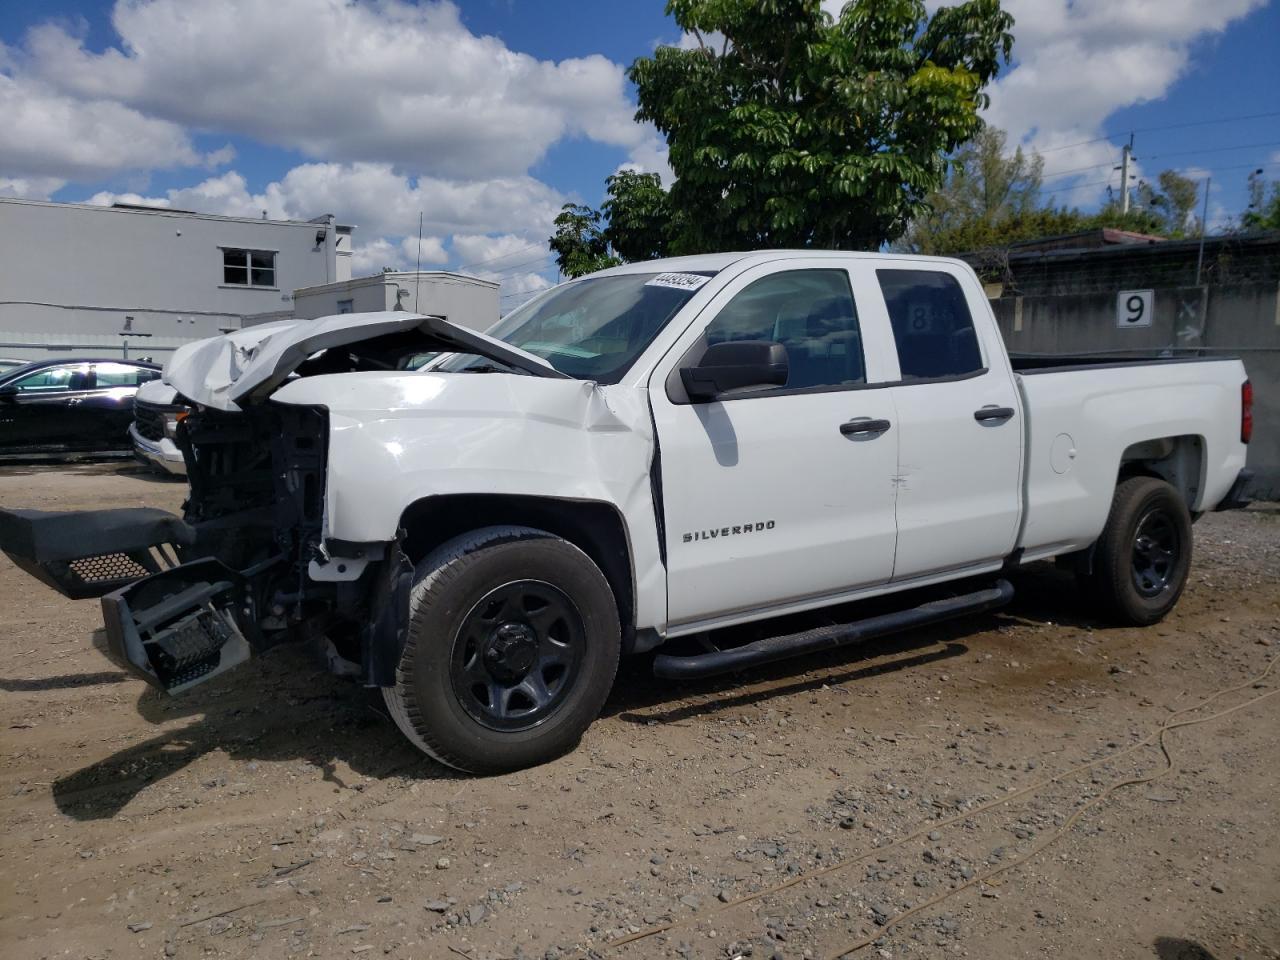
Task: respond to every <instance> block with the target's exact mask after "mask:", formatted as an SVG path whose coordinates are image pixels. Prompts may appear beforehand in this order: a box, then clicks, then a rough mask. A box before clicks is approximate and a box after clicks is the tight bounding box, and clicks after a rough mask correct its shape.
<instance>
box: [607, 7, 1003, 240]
mask: <svg viewBox="0 0 1280 960" xmlns="http://www.w3.org/2000/svg"><path fill="white" fill-rule="evenodd" d="M667 12H668V13H670V14H672V15H673V16H674V17H675V20H676V23H677V24H678V25H679V26H680V28H681V29H682V30H684V31H685V32H687V33H689V34H692V35H693V36H695V37H697V38H698V40H699V46H698V47H697V48H696V49H692V50H682V49H677V48H675V47H659V48H658V50H657V51H656V52H655V53H654V55H653V56H652V57H642V58H640V59H638V60H636V61H635V63H634V64H632V66H631V69H630V71H629V72H628V76H629V77H630V79H631V80H632V81H633V82H634V83H635V84H636V88H637V95H638V99H639V103H640V109H639V111H638V112H637V114H636V118H637V119H638V120H641V121H651V122H652V123H654V124H655V125H656V126H657V128H658V129H659V130H660V131H661V132H662V133H663V134H664V135H665V136H666V138H667V146H668V149H669V161H670V164H671V168H672V171H673V172H674V173H675V176H676V181H675V183H674V184H673V185H672V187H671V190H670V192H669V194H668V196H667V198H666V201H665V203H666V206H665V209H666V210H668V211H670V213H669V215H668V217H667V222H666V226H665V228H663V229H657V230H655V229H654V227H655V224H656V219H655V218H653V217H650V216H648V215H644V214H641V215H636V216H635V217H633V216H632V214H631V210H630V204H629V199H630V198H631V197H632V193H631V192H626V193H622V194H616V195H614V196H613V200H614V202H613V204H612V206H611V213H610V223H611V227H610V231H609V232H610V235H611V238H612V241H613V244H614V246H615V248H616V249H617V250H618V251H620V252H623V251H626V252H624V255H627V256H629V255H630V254H631V252H635V251H657V250H662V251H665V252H670V253H699V252H709V251H717V250H733V249H753V248H759V247H788V246H789V247H809V246H816V247H836V248H846V249H848V248H853V249H858V248H862V249H865V248H876V247H878V246H879V245H880V244H881V243H883V242H884V241H886V240H891V239H894V238H896V237H898V236H900V235H901V234H902V232H903V231H904V230H905V229H906V226H907V224H908V222H910V220H911V219H912V218H913V217H915V216H918V215H919V214H921V213H922V212H923V211H924V209H925V206H924V201H925V197H926V196H927V195H928V194H929V192H930V191H932V190H934V189H936V188H937V187H939V186H940V185H941V183H942V178H943V174H944V172H945V169H946V163H945V159H944V157H945V155H946V154H947V153H948V152H950V151H952V150H954V149H955V148H956V147H957V146H959V145H960V144H961V143H964V142H965V141H966V140H968V139H969V138H970V137H972V136H973V135H974V134H975V133H976V132H977V131H978V130H979V129H980V128H981V125H982V122H981V120H980V119H979V116H978V111H979V110H980V109H981V108H982V107H984V106H986V104H987V97H986V95H985V94H984V93H983V88H984V87H985V85H986V84H987V83H988V82H989V81H990V80H991V79H992V78H993V77H994V76H995V75H996V72H997V71H998V69H999V65H1000V62H1001V59H1002V58H1004V59H1007V58H1008V56H1009V54H1010V51H1011V48H1012V43H1013V38H1012V36H1011V35H1010V33H1009V28H1010V27H1011V26H1012V24H1013V18H1012V17H1010V16H1009V15H1008V14H1007V13H1005V12H1004V11H1003V10H1001V8H1000V4H999V2H998V0H968V2H966V3H962V4H960V5H959V6H956V7H952V8H947V9H942V10H939V11H938V12H937V13H935V14H934V15H933V17H932V18H930V17H929V16H928V14H927V12H926V10H925V6H924V3H923V2H921V0H852V2H850V3H847V4H846V5H845V7H844V9H843V10H842V11H841V13H840V16H839V17H838V18H837V19H834V20H833V19H832V18H831V17H830V16H829V15H828V14H826V13H824V12H823V11H822V8H821V4H820V2H819V0H669V2H668V4H667ZM713 33H714V34H718V35H719V37H721V38H722V39H721V40H718V41H716V42H715V43H714V44H708V43H705V42H703V38H704V37H705V36H707V35H709V34H713ZM623 197H626V198H628V201H626V202H624V201H623V199H622V198H623ZM644 197H645V203H646V207H645V209H646V210H648V211H653V210H655V209H659V208H660V207H661V206H662V205H660V204H658V203H657V202H656V200H655V198H654V197H653V195H652V194H650V193H648V192H645V194H644ZM615 219H616V220H617V221H618V223H619V226H618V227H617V228H616V229H614V228H613V227H612V224H613V221H614V220H615ZM633 220H636V221H638V222H639V223H640V224H641V226H642V227H643V231H644V233H643V239H637V238H635V237H633V235H632V233H631V232H630V231H631V226H630V224H631V223H632V222H633ZM624 224H627V226H624ZM655 236H659V237H661V239H662V240H663V241H664V242H663V243H661V244H659V243H655V242H654V237H655ZM633 241H634V244H633Z"/></svg>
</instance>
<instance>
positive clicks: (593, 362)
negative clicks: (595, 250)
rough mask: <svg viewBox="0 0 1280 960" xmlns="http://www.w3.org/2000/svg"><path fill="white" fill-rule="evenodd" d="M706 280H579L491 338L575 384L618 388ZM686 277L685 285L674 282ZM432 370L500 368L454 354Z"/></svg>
mask: <svg viewBox="0 0 1280 960" xmlns="http://www.w3.org/2000/svg"><path fill="white" fill-rule="evenodd" d="M708 276H711V274H709V273H699V274H689V273H682V274H670V273H666V274H659V273H631V274H624V275H621V276H613V277H591V278H588V279H586V280H577V281H574V282H571V283H566V284H564V285H562V286H559V287H556V288H554V289H553V290H551V291H550V292H549V293H548V294H546V295H545V296H542V297H539V298H537V299H535V300H532V301H530V302H529V303H527V304H525V305H524V306H523V307H521V308H520V309H518V310H516V311H514V312H513V313H511V314H509V315H508V316H506V317H504V318H503V319H502V320H501V322H499V323H498V325H497V326H496V327H494V328H493V329H492V330H488V331H486V332H487V333H488V335H489V336H491V337H494V338H495V339H498V340H502V341H503V342H504V343H509V344H511V345H512V346H513V347H519V348H520V349H521V350H524V351H526V352H528V353H532V354H534V355H536V356H539V357H542V358H543V359H545V360H546V361H547V362H548V363H550V364H551V365H552V366H553V367H555V368H556V369H557V370H559V371H560V372H561V373H565V374H568V375H569V376H571V377H577V378H578V379H580V380H595V381H597V382H598V383H617V382H618V381H619V380H620V379H622V375H623V374H624V373H626V372H627V369H628V368H629V367H630V366H631V364H632V363H634V362H635V359H636V357H638V356H640V354H641V352H643V350H644V348H645V347H647V346H648V345H649V344H650V343H652V342H653V338H654V337H656V336H657V335H658V331H659V330H661V329H662V328H663V327H664V326H665V325H666V323H667V321H668V320H670V319H671V317H672V315H674V314H675V312H676V311H677V310H679V309H680V308H681V307H682V306H684V305H685V304H686V303H687V302H688V301H689V299H690V298H691V297H692V296H693V295H694V294H695V293H697V288H698V287H700V286H701V285H702V284H703V283H705V282H706V280H705V279H704V278H706V277H708ZM681 277H684V278H688V279H687V280H685V281H683V282H681V281H679V280H672V279H670V278H681ZM678 284H679V285H678ZM432 369H435V370H446V371H473V372H482V371H486V370H493V369H495V364H494V362H493V361H492V360H485V359H482V358H478V357H474V356H467V355H462V354H457V355H454V356H450V357H448V358H447V359H445V360H442V361H441V362H440V363H439V364H435V365H433V367H432Z"/></svg>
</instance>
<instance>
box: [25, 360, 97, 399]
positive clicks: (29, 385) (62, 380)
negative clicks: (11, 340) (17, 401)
mask: <svg viewBox="0 0 1280 960" xmlns="http://www.w3.org/2000/svg"><path fill="white" fill-rule="evenodd" d="M13 385H14V386H15V387H17V388H18V389H19V390H21V391H22V392H23V393H61V392H63V391H68V390H84V389H87V388H88V386H89V368H88V367H85V366H75V367H45V368H44V369H43V370H37V371H36V372H35V373H29V374H27V375H26V376H25V377H23V378H22V379H20V380H15V381H14V383H13Z"/></svg>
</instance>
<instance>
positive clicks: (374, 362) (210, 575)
mask: <svg viewBox="0 0 1280 960" xmlns="http://www.w3.org/2000/svg"><path fill="white" fill-rule="evenodd" d="M428 351H435V352H460V353H468V354H476V355H481V356H485V357H487V358H489V359H491V360H493V361H495V362H497V363H500V364H503V365H504V366H506V367H507V368H508V369H510V370H512V371H513V372H519V373H523V374H525V375H530V376H535V377H542V378H553V379H564V378H565V377H564V374H561V373H559V372H558V371H556V370H555V369H553V368H552V367H551V366H549V365H548V364H547V363H546V361H545V360H542V359H541V358H538V357H535V356H533V355H532V354H528V353H525V352H523V351H521V350H518V349H516V348H514V347H510V346H508V345H506V344H503V343H501V342H499V341H496V340H493V339H491V338H489V337H487V336H485V335H484V334H480V333H476V332H474V331H471V330H466V329H464V328H462V327H459V326H457V325H455V324H452V323H449V322H448V321H447V320H445V319H443V318H441V317H431V316H421V315H416V314H407V313H398V312H396V313H371V314H354V315H351V314H348V315H341V316H335V317H327V318H322V319H320V320H315V321H286V322H278V323H273V324H263V325H260V326H257V327H249V328H245V329H244V330H240V331H236V332H234V333H232V334H228V335H226V336H223V337H214V338H211V339H209V340H202V341H198V342H195V343H191V344H187V345H186V346H184V347H182V348H180V349H179V350H178V351H177V352H176V353H175V354H174V356H173V358H172V359H171V360H170V362H169V364H168V365H167V366H166V368H165V380H166V382H167V383H169V384H170V385H172V386H173V387H174V389H175V390H176V391H177V393H178V394H179V395H180V397H181V398H182V399H183V401H184V403H186V404H187V405H189V406H190V408H191V409H192V412H191V413H190V414H189V415H188V416H187V417H186V418H185V419H183V420H182V421H181V422H180V424H179V426H178V428H177V437H176V442H177V444H178V446H179V447H180V448H181V449H182V452H183V458H184V460H185V462H186V473H187V481H188V483H189V484H190V486H191V490H190V495H189V496H188V498H187V500H186V502H185V503H184V504H183V515H182V517H181V518H178V517H175V516H173V515H171V514H168V513H165V512H164V511H160V510H151V509H142V508H134V509H123V510H97V511H78V512H72V513H45V512H41V511H30V510H11V511H4V510H0V551H3V552H4V553H5V554H7V555H8V556H9V557H10V558H11V559H12V560H13V561H14V562H15V563H16V564H17V565H18V566H19V567H21V568H22V569H23V570H25V571H27V572H28V573H30V574H31V575H32V576H34V577H36V578H37V579H39V580H40V581H41V582H43V583H46V584H48V585H49V586H51V587H53V588H54V589H56V590H58V591H59V592H61V593H62V594H64V595H65V596H68V597H71V598H73V599H83V598H87V597H101V598H102V603H103V612H104V619H105V621H106V629H107V637H108V647H109V651H110V655H111V657H112V658H113V659H115V660H116V661H117V662H119V663H120V664H121V665H122V666H124V667H125V668H126V669H128V670H129V671H131V672H132V673H134V674H135V675H137V676H139V677H141V678H142V679H144V680H146V681H147V682H148V683H151V684H153V685H154V686H157V687H159V688H161V689H163V690H167V691H169V692H170V693H177V692H180V691H182V690H186V689H188V688H189V687H191V686H193V685H195V684H197V683H200V682H203V681H205V680H208V679H210V678H212V677H214V676H217V675H218V674H220V673H223V672H225V671H226V670H228V669H230V668H231V667H233V666H235V665H236V664H238V663H240V662H242V661H244V660H245V659H247V658H248V656H249V655H250V654H251V653H253V654H258V653H262V652H264V651H266V650H269V649H271V648H272V647H274V646H276V645H278V644H280V643H283V642H287V641H299V640H303V641H316V642H318V643H319V644H321V645H322V646H323V647H324V650H325V653H326V654H327V656H328V659H329V662H330V664H331V665H332V666H335V667H337V668H338V669H339V672H343V673H358V674H359V675H360V677H361V679H362V680H363V682H364V683H365V684H366V685H370V686H388V685H390V684H393V683H394V682H395V668H396V662H397V658H398V652H399V650H400V649H401V648H402V646H403V639H404V638H403V634H404V630H405V621H406V615H407V610H408V595H409V589H410V587H411V584H412V574H413V567H412V564H411V563H410V562H409V561H408V559H407V558H406V557H405V556H404V554H403V552H402V551H401V549H400V542H399V540H397V539H394V538H392V539H391V540H389V541H387V542H373V543H344V542H342V541H338V540H333V541H328V542H326V540H325V528H324V525H325V519H326V516H325V495H326V491H325V486H326V477H327V466H328V463H327V457H328V446H329V414H328V412H327V409H326V408H325V407H323V406H318V405H311V406H308V405H299V404H294V403H281V402H277V401H275V400H274V399H272V394H273V393H274V392H275V391H276V389H278V388H279V387H280V386H281V385H283V384H285V383H286V382H288V381H297V380H299V379H305V378H307V377H313V376H316V377H323V376H326V375H333V374H347V373H352V374H359V373H370V372H392V373H394V372H396V371H402V370H403V369H404V364H405V362H406V361H407V359H408V358H409V357H411V356H413V355H416V354H420V353H423V352H428Z"/></svg>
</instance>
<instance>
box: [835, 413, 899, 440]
mask: <svg viewBox="0 0 1280 960" xmlns="http://www.w3.org/2000/svg"><path fill="white" fill-rule="evenodd" d="M891 426H892V424H891V423H889V421H888V420H872V419H870V418H868V417H861V418H859V419H857V420H850V421H849V422H848V423H842V424H840V432H841V433H843V434H844V435H845V436H846V437H853V436H861V435H863V434H868V433H874V434H881V433H884V432H885V431H886V430H888V429H889V427H891Z"/></svg>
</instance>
